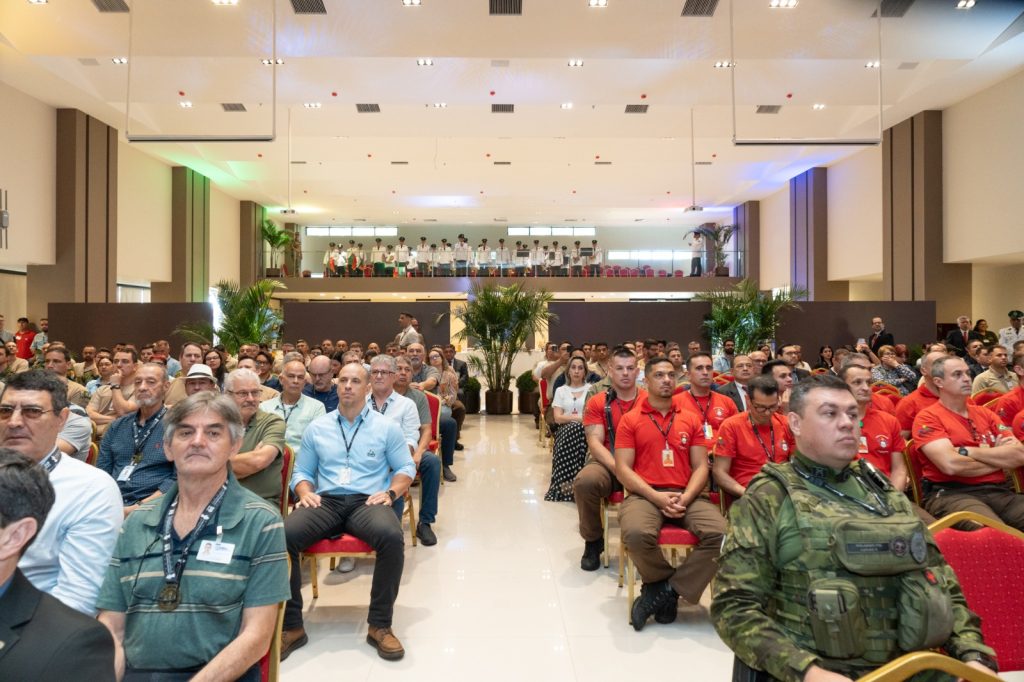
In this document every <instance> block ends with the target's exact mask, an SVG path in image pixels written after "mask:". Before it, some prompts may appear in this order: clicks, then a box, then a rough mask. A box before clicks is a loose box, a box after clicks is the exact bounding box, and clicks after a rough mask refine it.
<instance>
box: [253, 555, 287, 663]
mask: <svg viewBox="0 0 1024 682" xmlns="http://www.w3.org/2000/svg"><path fill="white" fill-rule="evenodd" d="M286 561H288V560H287V559H286ZM291 572H292V565H291V562H290V561H289V562H288V573H289V575H290V574H291ZM285 604H287V602H280V603H279V604H278V605H277V622H276V624H275V625H274V634H273V637H271V639H270V648H269V649H268V650H267V653H265V654H263V658H261V659H260V682H277V680H278V678H279V677H280V673H281V629H282V628H283V627H284V607H285Z"/></svg>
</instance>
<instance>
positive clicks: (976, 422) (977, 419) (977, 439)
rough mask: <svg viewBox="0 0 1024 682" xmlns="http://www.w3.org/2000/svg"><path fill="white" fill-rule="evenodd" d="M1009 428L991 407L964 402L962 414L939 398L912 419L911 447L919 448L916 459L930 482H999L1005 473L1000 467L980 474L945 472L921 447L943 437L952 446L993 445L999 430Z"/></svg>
mask: <svg viewBox="0 0 1024 682" xmlns="http://www.w3.org/2000/svg"><path fill="white" fill-rule="evenodd" d="M1008 430H1009V429H1008V428H1007V427H1006V426H1005V425H1003V423H1002V422H1000V421H999V418H998V417H996V415H995V414H994V413H993V412H992V411H991V410H986V409H985V408H984V407H978V406H977V405H970V404H968V405H967V417H962V416H960V415H959V414H957V413H956V412H953V411H952V410H950V409H948V408H947V407H946V406H945V405H943V404H942V403H941V402H936V403H935V404H934V405H932V406H931V407H926V408H925V409H923V410H921V412H920V414H918V415H917V418H915V419H914V430H913V434H914V447H915V448H917V449H918V450H919V452H920V455H921V456H920V461H921V465H922V473H923V474H924V477H925V478H927V479H928V480H929V481H932V482H934V483H944V482H955V483H974V484H980V483H1003V482H1005V481H1006V474H1004V473H1003V471H1002V470H1001V469H998V470H996V471H993V472H991V473H988V474H985V475H983V476H948V475H946V474H944V473H942V471H940V470H939V468H938V467H937V466H935V464H934V463H933V462H932V461H931V460H930V459H929V458H928V455H926V454H925V453H924V450H921V449H920V448H921V446H923V445H927V444H928V443H932V442H934V441H937V440H941V439H943V438H947V439H949V441H950V442H951V443H952V444H953V447H954V448H959V447H968V448H969V447H995V444H996V439H998V438H999V434H1000V431H1008Z"/></svg>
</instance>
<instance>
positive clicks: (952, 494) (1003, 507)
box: [923, 484, 1024, 531]
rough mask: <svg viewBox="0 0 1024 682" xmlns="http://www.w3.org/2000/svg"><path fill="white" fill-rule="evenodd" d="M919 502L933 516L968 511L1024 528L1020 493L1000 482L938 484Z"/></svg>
mask: <svg viewBox="0 0 1024 682" xmlns="http://www.w3.org/2000/svg"><path fill="white" fill-rule="evenodd" d="M936 485H939V484H936ZM923 502H924V508H925V509H927V510H928V513H929V514H931V515H932V516H934V517H935V518H937V519H941V518H942V517H943V516H945V515H947V514H952V513H953V512H958V511H969V512H974V513H976V514H980V515H981V516H985V517H987V518H990V519H994V520H996V521H1002V522H1003V523H1005V524H1006V525H1008V526H1013V527H1014V528H1016V529H1017V530H1020V531H1024V495H1018V494H1017V493H1015V492H1013V489H1011V488H1009V487H1007V486H1004V485H997V484H984V485H979V486H976V487H972V488H956V489H954V488H938V489H936V490H932V492H931V493H930V494H929V495H927V496H926V497H925V498H924V500H923Z"/></svg>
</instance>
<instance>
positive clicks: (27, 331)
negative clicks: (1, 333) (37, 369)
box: [14, 317, 36, 360]
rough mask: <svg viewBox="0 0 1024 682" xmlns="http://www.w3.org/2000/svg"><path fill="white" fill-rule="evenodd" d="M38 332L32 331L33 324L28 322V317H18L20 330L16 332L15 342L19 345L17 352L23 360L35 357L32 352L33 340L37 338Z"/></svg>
mask: <svg viewBox="0 0 1024 682" xmlns="http://www.w3.org/2000/svg"><path fill="white" fill-rule="evenodd" d="M35 338H36V333H35V332H34V331H32V326H31V325H30V324H29V322H28V318H27V317H19V318H18V331H16V332H15V333H14V343H15V344H17V346H18V351H17V353H15V355H17V356H18V357H19V358H21V359H22V360H31V359H32V358H34V357H35V354H34V353H33V352H32V341H33V340H35Z"/></svg>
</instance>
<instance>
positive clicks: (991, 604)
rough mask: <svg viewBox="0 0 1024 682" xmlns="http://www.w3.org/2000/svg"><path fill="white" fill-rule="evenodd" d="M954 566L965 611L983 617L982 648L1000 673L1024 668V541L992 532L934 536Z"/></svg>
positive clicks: (946, 531)
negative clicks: (989, 653) (989, 649)
mask: <svg viewBox="0 0 1024 682" xmlns="http://www.w3.org/2000/svg"><path fill="white" fill-rule="evenodd" d="M935 542H936V543H938V545H939V549H940V550H941V551H942V555H943V556H944V557H946V561H947V562H949V565H950V566H952V567H953V571H954V572H955V573H956V576H957V578H958V579H959V581H960V587H961V588H963V591H964V598H965V599H967V606H969V607H970V609H971V610H972V611H974V612H975V613H977V614H978V615H979V616H980V617H981V632H982V635H983V636H984V638H985V643H986V644H988V645H989V646H990V647H992V648H993V649H995V652H996V659H997V660H998V661H999V669H1000V670H1021V669H1024V627H1021V621H1020V618H1021V613H1024V591H1022V590H1021V589H1020V587H1019V586H1020V584H1021V582H1022V581H1024V540H1020V539H1018V538H1015V537H1011V536H1008V535H1007V534H1006V533H1003V532H1001V531H998V530H995V529H994V528H982V529H981V530H976V531H971V532H965V531H959V530H954V529H952V528H945V529H943V530H941V531H939V532H938V533H936V534H935Z"/></svg>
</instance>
